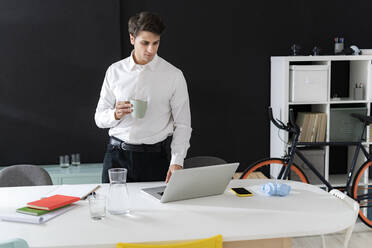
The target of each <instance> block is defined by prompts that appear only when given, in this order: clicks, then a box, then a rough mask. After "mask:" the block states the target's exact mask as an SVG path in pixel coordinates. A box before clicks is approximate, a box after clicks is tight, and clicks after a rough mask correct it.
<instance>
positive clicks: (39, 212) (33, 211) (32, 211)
mask: <svg viewBox="0 0 372 248" xmlns="http://www.w3.org/2000/svg"><path fill="white" fill-rule="evenodd" d="M16 211H17V212H18V213H22V214H31V215H37V216H39V215H43V214H46V213H48V212H50V211H49V210H42V209H35V208H29V207H23V208H18V209H17V210H16Z"/></svg>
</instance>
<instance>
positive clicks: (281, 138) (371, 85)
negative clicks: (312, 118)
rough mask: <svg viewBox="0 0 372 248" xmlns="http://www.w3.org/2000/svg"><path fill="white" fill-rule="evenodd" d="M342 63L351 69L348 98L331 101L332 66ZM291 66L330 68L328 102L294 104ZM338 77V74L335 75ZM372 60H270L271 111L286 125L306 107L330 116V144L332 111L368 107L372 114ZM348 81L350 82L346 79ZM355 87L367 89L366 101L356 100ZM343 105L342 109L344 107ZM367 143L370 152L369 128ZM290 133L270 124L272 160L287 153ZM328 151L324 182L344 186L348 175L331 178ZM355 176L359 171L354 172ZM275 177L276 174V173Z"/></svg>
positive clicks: (328, 151) (327, 138)
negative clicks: (291, 111)
mask: <svg viewBox="0 0 372 248" xmlns="http://www.w3.org/2000/svg"><path fill="white" fill-rule="evenodd" d="M339 61H344V63H348V66H349V79H348V81H349V87H348V88H349V89H348V92H349V97H344V98H337V99H332V97H331V89H332V88H331V82H332V80H331V79H332V77H334V76H335V75H332V73H333V71H332V70H331V68H332V65H333V64H334V63H335V64H336V63H337V62H339ZM292 65H306V66H308V65H314V66H318V65H325V66H328V68H329V69H328V79H327V82H326V83H327V87H326V89H327V98H326V100H322V101H300V102H297V101H296V102H292V101H291V100H290V99H291V98H290V95H291V92H290V90H291V87H290V66H292ZM334 73H335V74H337V71H336V72H334ZM371 77H372V56H368V55H358V56H287V57H276V56H275V57H271V104H270V105H271V107H272V109H273V115H274V118H278V119H280V120H281V121H283V122H284V123H287V122H288V119H289V116H288V115H289V109H291V108H293V109H296V108H299V107H301V106H302V107H305V108H308V109H310V112H323V113H326V114H327V129H326V141H330V112H331V108H337V105H338V106H347V107H350V108H352V107H353V106H357V107H361V106H362V107H365V108H366V109H367V114H370V113H371V103H372V80H371V79H372V78H371ZM345 80H347V79H345ZM356 83H358V84H359V83H363V86H364V99H362V100H355V99H353V96H354V89H355V84H356ZM341 104H342V105H341ZM366 137H367V138H366V139H367V140H366V142H365V143H364V145H365V147H366V148H367V150H369V146H370V145H371V144H372V142H370V139H369V137H370V129H369V128H367V132H366ZM288 139H289V137H288V133H287V132H285V131H282V130H280V131H278V128H277V127H275V126H274V125H273V124H271V127H270V156H271V157H282V156H283V154H284V151H285V150H287V149H288V144H287V143H288ZM323 149H324V150H325V168H324V172H325V178H326V179H327V180H329V181H330V182H331V184H333V185H335V186H343V185H345V183H346V178H347V175H346V171H345V174H344V175H340V174H335V175H332V174H330V173H329V171H330V148H329V147H328V146H326V147H324V148H323ZM348 150H349V151H348V154H349V156H348V160H349V161H348V162H346V163H348V165H347V166H348V168H349V166H350V161H351V159H352V158H350V154H351V153H352V148H349V149H348ZM360 156H361V157H360V158H359V162H358V163H357V165H359V166H360V165H361V164H362V162H363V155H362V154H360ZM355 172H356V171H355ZM274 173H275V172H274ZM365 182H366V183H368V178H367V177H366V178H365Z"/></svg>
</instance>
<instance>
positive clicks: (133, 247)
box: [116, 235, 222, 248]
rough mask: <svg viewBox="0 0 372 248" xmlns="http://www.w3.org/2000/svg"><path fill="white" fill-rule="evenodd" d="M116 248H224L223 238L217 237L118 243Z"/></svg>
mask: <svg viewBox="0 0 372 248" xmlns="http://www.w3.org/2000/svg"><path fill="white" fill-rule="evenodd" d="M116 248H222V236H221V235H216V236H214V237H211V238H206V239H198V240H193V241H186V242H180V243H166V244H134V243H118V244H117V245H116Z"/></svg>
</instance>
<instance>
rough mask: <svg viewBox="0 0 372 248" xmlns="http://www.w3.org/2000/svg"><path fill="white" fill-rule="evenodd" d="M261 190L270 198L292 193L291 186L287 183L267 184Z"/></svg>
mask: <svg viewBox="0 0 372 248" xmlns="http://www.w3.org/2000/svg"><path fill="white" fill-rule="evenodd" d="M261 190H262V191H263V192H264V193H265V194H266V195H268V196H286V195H288V194H289V192H290V191H291V186H289V185H288V184H285V183H275V182H270V183H265V184H264V185H262V186H261Z"/></svg>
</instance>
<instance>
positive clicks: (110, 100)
mask: <svg viewBox="0 0 372 248" xmlns="http://www.w3.org/2000/svg"><path fill="white" fill-rule="evenodd" d="M111 74H112V72H111V67H109V68H108V69H107V71H106V75H105V79H104V80H103V85H102V89H101V94H100V98H99V101H98V104H97V108H96V113H95V115H94V120H95V121H96V125H97V126H98V127H99V128H111V127H114V126H116V125H117V124H118V123H119V122H120V120H116V119H115V102H116V98H115V95H114V93H113V92H112V89H111V84H112V75H111Z"/></svg>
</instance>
